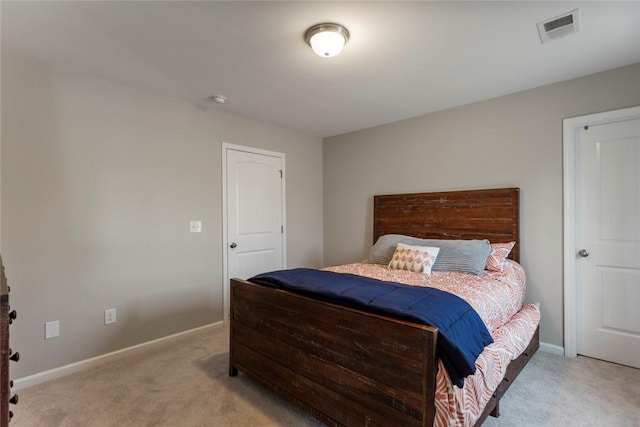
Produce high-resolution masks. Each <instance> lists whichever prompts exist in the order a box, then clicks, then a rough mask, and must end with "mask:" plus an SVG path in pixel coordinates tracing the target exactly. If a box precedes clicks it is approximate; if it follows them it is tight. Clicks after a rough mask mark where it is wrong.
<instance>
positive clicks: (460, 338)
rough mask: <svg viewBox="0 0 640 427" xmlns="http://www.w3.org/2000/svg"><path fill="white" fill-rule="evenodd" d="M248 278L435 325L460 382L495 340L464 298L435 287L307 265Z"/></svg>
mask: <svg viewBox="0 0 640 427" xmlns="http://www.w3.org/2000/svg"><path fill="white" fill-rule="evenodd" d="M249 281H250V282H253V283H257V284H261V285H265V286H270V287H274V288H279V289H285V290H288V291H292V292H296V293H300V294H304V295H308V296H313V297H314V298H320V299H323V300H325V301H329V302H333V303H336V304H341V305H346V306H349V307H353V308H359V309H366V310H368V311H372V312H376V313H383V314H387V315H392V316H394V317H397V318H401V319H405V320H410V321H413V322H418V323H422V324H425V325H429V326H434V327H436V328H438V331H439V335H438V346H437V351H438V355H439V356H440V358H441V359H442V362H443V364H444V366H445V368H446V369H447V372H448V373H449V376H450V377H451V380H452V382H453V383H454V384H455V385H457V386H458V387H462V386H463V385H464V378H465V377H467V376H468V375H472V374H473V373H474V372H475V370H476V368H475V361H476V359H477V358H478V355H480V353H482V350H483V349H484V347H486V346H487V345H489V344H491V343H492V342H493V339H492V338H491V334H490V333H489V331H488V330H487V327H486V326H485V324H484V322H483V321H482V319H481V318H480V316H479V315H478V313H476V311H475V310H474V309H473V308H472V307H471V306H470V305H469V304H468V303H467V302H466V301H464V300H463V299H462V298H460V297H458V296H456V295H453V294H450V293H448V292H444V291H441V290H439V289H434V288H426V287H414V286H407V285H403V284H399V283H391V282H384V281H381V280H376V279H370V278H367V277H362V276H356V275H352V274H342V273H334V272H331V271H323V270H312V269H307V268H297V269H292V270H280V271H273V272H270V273H264V274H259V275H257V276H254V277H252V278H251V279H249Z"/></svg>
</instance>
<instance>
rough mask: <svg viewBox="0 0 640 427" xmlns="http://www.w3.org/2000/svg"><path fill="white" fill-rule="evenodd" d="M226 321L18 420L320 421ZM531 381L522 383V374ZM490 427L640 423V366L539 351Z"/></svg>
mask: <svg viewBox="0 0 640 427" xmlns="http://www.w3.org/2000/svg"><path fill="white" fill-rule="evenodd" d="M228 332H229V331H228V328H226V327H217V328H209V329H207V330H204V331H201V332H198V333H196V334H193V335H191V336H190V337H188V338H184V339H182V340H180V341H177V342H173V343H170V344H166V345H163V346H161V347H157V348H155V349H153V350H150V351H148V352H145V353H141V354H138V355H134V356H130V357H125V358H122V359H120V360H116V361H113V362H110V363H107V364H105V365H102V366H100V367H98V368H94V369H90V370H87V371H84V372H80V373H77V374H73V375H70V376H68V377H65V378H61V379H58V380H54V381H50V382H48V383H44V384H40V385H37V386H34V387H31V388H28V389H25V390H21V391H20V392H19V394H20V402H19V404H18V406H17V407H14V408H13V410H14V412H15V413H16V415H15V417H14V420H13V421H12V422H11V427H25V426H28V427H34V426H83V427H84V426H252V427H259V426H296V427H304V426H321V425H322V424H321V423H320V422H318V421H316V420H315V419H313V418H311V417H310V416H308V415H306V413H303V412H302V411H300V410H298V409H297V408H295V407H293V406H291V405H289V404H288V403H287V402H285V401H284V400H282V399H281V398H279V397H278V396H275V395H274V394H272V393H270V392H268V391H266V390H265V389H263V388H262V387H261V386H259V385H257V384H255V383H254V382H252V381H251V380H249V379H248V378H247V377H245V376H244V375H242V373H241V374H240V375H239V376H237V377H235V378H230V377H229V376H228V353H227V352H228ZM523 380H524V381H523ZM501 412H502V415H501V416H500V418H498V419H492V418H490V419H489V420H488V421H487V422H486V423H485V425H486V426H620V427H624V426H640V370H638V369H632V368H627V367H623V366H618V365H614V364H610V363H605V362H602V361H597V360H593V359H588V358H583V357H579V358H577V359H573V360H570V359H566V358H563V357H560V356H554V355H551V354H547V353H542V352H538V353H537V355H536V356H535V357H534V358H533V360H532V361H531V363H530V364H529V365H528V366H527V368H525V370H524V371H523V372H522V374H521V376H520V378H518V380H517V381H516V382H515V384H514V385H513V386H512V387H511V390H510V391H509V393H507V395H506V396H505V398H504V399H503V401H502V406H501Z"/></svg>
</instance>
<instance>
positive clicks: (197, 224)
mask: <svg viewBox="0 0 640 427" xmlns="http://www.w3.org/2000/svg"><path fill="white" fill-rule="evenodd" d="M189 231H190V232H191V233H200V232H201V231H202V221H189Z"/></svg>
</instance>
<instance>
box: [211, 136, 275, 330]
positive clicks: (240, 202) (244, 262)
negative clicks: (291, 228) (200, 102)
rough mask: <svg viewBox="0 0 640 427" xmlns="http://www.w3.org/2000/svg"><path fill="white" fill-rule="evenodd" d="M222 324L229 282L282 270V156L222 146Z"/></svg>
mask: <svg viewBox="0 0 640 427" xmlns="http://www.w3.org/2000/svg"><path fill="white" fill-rule="evenodd" d="M223 150H225V156H224V157H225V160H226V161H225V166H226V167H225V181H226V184H225V186H226V191H225V193H226V203H225V205H226V220H225V221H224V222H225V223H226V229H225V231H226V233H225V237H224V238H223V241H224V243H225V249H224V250H225V255H226V256H225V257H224V258H225V266H226V268H225V269H224V270H225V274H224V276H225V284H224V288H225V292H224V298H225V319H228V313H229V311H228V307H229V301H228V295H229V292H228V287H229V279H230V278H234V277H238V278H242V279H247V278H249V277H251V276H254V275H256V274H258V273H263V272H265V271H272V270H279V269H283V268H285V234H284V233H285V230H284V224H285V212H284V206H285V204H284V188H285V186H284V154H281V153H271V152H266V151H262V150H253V149H250V148H246V147H238V146H232V145H230V144H225V146H224V147H223Z"/></svg>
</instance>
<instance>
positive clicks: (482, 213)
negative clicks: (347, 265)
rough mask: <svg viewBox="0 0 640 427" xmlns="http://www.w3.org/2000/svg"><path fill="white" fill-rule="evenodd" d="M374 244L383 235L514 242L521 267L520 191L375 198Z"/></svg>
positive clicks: (515, 259) (516, 189) (486, 191)
mask: <svg viewBox="0 0 640 427" xmlns="http://www.w3.org/2000/svg"><path fill="white" fill-rule="evenodd" d="M373 212H374V213H373V242H374V243H375V242H376V240H378V237H380V236H383V235H385V234H406V235H408V236H413V237H420V238H423V239H489V241H491V243H508V242H516V244H515V246H514V247H513V249H512V250H511V253H510V254H509V258H511V259H513V260H514V261H517V262H519V261H520V221H519V213H520V189H519V188H497V189H489V190H468V191H446V192H436V193H409V194H389V195H380V196H374V197H373Z"/></svg>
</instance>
